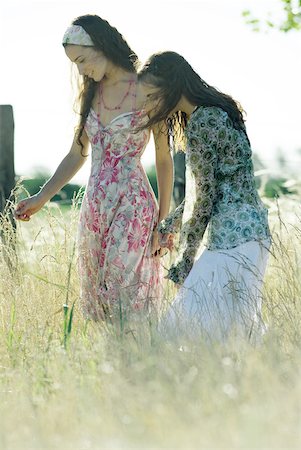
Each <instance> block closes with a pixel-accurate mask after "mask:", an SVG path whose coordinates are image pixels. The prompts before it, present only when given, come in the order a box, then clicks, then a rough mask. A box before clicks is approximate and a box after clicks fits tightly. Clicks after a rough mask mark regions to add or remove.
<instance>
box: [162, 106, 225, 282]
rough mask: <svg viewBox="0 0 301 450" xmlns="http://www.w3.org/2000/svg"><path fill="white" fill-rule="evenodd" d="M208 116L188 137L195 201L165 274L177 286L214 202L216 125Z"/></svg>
mask: <svg viewBox="0 0 301 450" xmlns="http://www.w3.org/2000/svg"><path fill="white" fill-rule="evenodd" d="M208 109H209V108H208ZM210 109H212V108H210ZM210 116H211V114H210V113H208V117H207V115H205V114H203V115H202V116H201V118H200V119H199V121H198V124H197V126H194V127H193V129H194V133H192V132H191V133H190V134H189V136H188V143H187V145H189V152H188V154H187V165H189V166H190V170H191V173H192V176H193V177H194V182H195V202H194V205H193V208H192V213H191V216H190V218H189V219H188V220H187V221H186V222H185V223H184V225H183V227H182V229H181V234H180V247H181V249H182V251H181V256H180V258H179V260H178V262H177V263H176V264H175V265H174V266H172V267H171V268H170V269H169V272H168V278H169V279H170V280H172V281H174V282H175V283H177V284H182V283H183V282H184V280H185V279H186V277H187V276H188V274H189V272H190V271H191V269H192V266H193V263H194V259H195V256H196V253H197V251H198V248H199V245H200V242H201V240H202V238H203V236H204V233H205V230H206V228H207V225H208V222H209V220H210V217H211V214H212V208H213V203H214V199H215V193H216V179H215V171H216V163H217V139H216V126H213V125H214V124H215V125H216V121H212V120H210V119H212V118H211V117H210ZM188 195H189V193H188Z"/></svg>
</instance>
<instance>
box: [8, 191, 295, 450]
mask: <svg viewBox="0 0 301 450" xmlns="http://www.w3.org/2000/svg"><path fill="white" fill-rule="evenodd" d="M298 198H300V197H298V196H296V197H295V198H294V197H293V196H291V197H282V198H280V199H278V200H277V201H276V200H267V203H268V205H269V209H270V223H271V227H272V232H273V247H272V252H271V253H272V254H271V257H270V262H269V267H268V271H267V275H266V283H265V289H264V316H265V320H266V321H267V323H268V331H267V333H266V335H265V337H264V340H263V342H262V344H261V345H260V346H258V347H252V346H251V345H249V344H248V343H247V342H237V341H235V340H234V341H231V342H229V343H228V344H226V345H211V346H208V345H207V344H206V343H205V342H202V341H198V342H190V343H188V344H187V343H185V345H180V346H179V345H178V344H173V343H172V342H171V343H170V342H164V341H160V339H154V336H153V334H152V329H151V327H149V325H148V323H147V322H145V323H144V322H141V324H140V325H139V333H138V334H139V336H138V338H137V336H136V337H134V336H133V335H132V334H131V333H122V332H120V329H119V330H116V329H115V328H113V327H111V328H110V327H105V326H101V325H99V324H95V323H92V322H91V321H86V320H85V319H84V318H83V316H82V314H81V311H80V308H79V305H78V296H79V280H78V275H77V267H76V259H77V255H76V232H77V221H78V208H77V207H75V206H74V207H72V208H68V209H66V210H61V209H60V208H58V207H57V206H54V205H52V206H51V205H50V206H48V207H47V208H44V210H43V211H42V212H40V213H39V214H37V215H36V216H35V217H33V218H32V219H31V221H30V222H28V223H18V225H17V234H16V244H15V250H14V249H13V245H12V244H11V243H10V242H9V237H10V236H11V234H10V233H11V231H10V226H9V223H8V222H7V221H6V219H5V218H4V219H3V220H2V225H1V227H2V234H3V237H4V242H3V243H2V246H1V261H0V265H1V266H0V449H1V450H15V449H18V450H19V449H20V450H21V449H22V450H27V449H33V450H42V449H43V450H44V449H45V450H48V449H49V450H54V449H62V450H69V449H70V450H89V449H91V450H92V449H114V450H115V449H116V450H117V449H118V450H119V449H120V450H121V449H141V450H142V449H185V450H189V449H206V450H207V449H231V450H234V449H278V448H279V449H280V448H282V449H283V448H285V449H293V448H296V449H297V448H300V447H301V327H300V320H301V273H300V272H301V265H300V258H301V257H300V255H301V253H300V250H301V221H300V217H301V215H300V213H301V210H300V203H298V201H299V200H298ZM168 295H169V294H168ZM170 295H171V294H170ZM186 344H187V345H186Z"/></svg>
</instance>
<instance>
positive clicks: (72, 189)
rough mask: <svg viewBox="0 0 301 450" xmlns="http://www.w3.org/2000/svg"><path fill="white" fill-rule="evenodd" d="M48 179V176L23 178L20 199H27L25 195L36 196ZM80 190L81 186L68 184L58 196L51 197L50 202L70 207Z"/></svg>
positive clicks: (40, 175) (39, 175)
mask: <svg viewBox="0 0 301 450" xmlns="http://www.w3.org/2000/svg"><path fill="white" fill-rule="evenodd" d="M49 178H50V176H48V175H46V174H45V175H43V174H37V175H36V176H34V177H32V178H25V179H24V180H22V182H21V186H23V188H24V191H23V193H21V195H20V197H21V198H22V197H27V193H28V194H29V195H34V194H36V193H37V192H38V191H39V190H40V188H41V187H42V186H43V185H44V184H45V183H46V181H47V180H48V179H49ZM81 188H82V186H80V185H79V184H74V183H68V184H66V185H65V186H64V187H63V188H62V189H61V191H60V192H59V193H58V194H56V195H55V196H54V197H52V199H51V201H54V202H62V203H67V204H70V205H71V202H72V199H73V198H74V196H75V195H77V194H78V192H79V191H80V189H81Z"/></svg>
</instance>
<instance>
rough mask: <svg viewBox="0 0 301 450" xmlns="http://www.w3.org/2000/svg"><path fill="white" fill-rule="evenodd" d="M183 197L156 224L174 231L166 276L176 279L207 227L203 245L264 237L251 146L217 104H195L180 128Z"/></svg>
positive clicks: (191, 259)
mask: <svg viewBox="0 0 301 450" xmlns="http://www.w3.org/2000/svg"><path fill="white" fill-rule="evenodd" d="M185 133H186V138H187V149H186V186H187V187H186V189H187V190H186V192H187V194H186V197H185V200H184V201H183V203H182V204H181V205H180V206H179V207H178V208H177V209H176V210H175V211H174V212H173V213H171V214H170V215H169V216H168V217H167V218H166V219H165V220H163V221H162V222H161V223H160V225H159V231H160V232H161V233H175V232H177V231H179V230H180V228H181V232H180V250H179V257H178V259H177V262H176V264H175V265H174V266H172V267H171V269H170V270H169V274H168V277H169V278H170V279H171V280H173V281H174V282H175V283H179V284H182V283H183V282H184V280H185V278H186V277H187V275H188V274H189V272H190V270H191V268H192V266H193V263H194V259H195V256H196V254H197V252H198V249H199V246H200V242H201V240H202V238H203V236H204V233H205V231H206V229H207V242H205V245H206V246H207V247H208V249H209V250H217V249H230V248H234V247H236V246H238V245H240V244H243V243H245V242H249V241H261V240H264V239H268V238H269V236H270V233H269V227H268V219H267V210H266V208H265V207H264V205H263V203H262V202H261V200H260V197H259V195H258V193H257V190H256V187H255V179H254V171H253V164H252V159H251V156H252V151H251V148H250V144H249V140H248V138H247V135H246V133H245V132H244V131H243V130H236V129H235V128H234V126H233V124H232V121H231V120H230V118H229V116H228V114H227V113H226V112H225V111H223V110H222V109H220V108H217V107H198V108H197V110H196V111H195V112H194V113H192V115H191V118H190V120H189V122H188V124H187V127H186V131H185Z"/></svg>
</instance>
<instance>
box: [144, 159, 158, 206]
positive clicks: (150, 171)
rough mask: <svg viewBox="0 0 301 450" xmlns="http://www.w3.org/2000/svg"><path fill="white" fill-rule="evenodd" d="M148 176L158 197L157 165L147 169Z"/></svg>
mask: <svg viewBox="0 0 301 450" xmlns="http://www.w3.org/2000/svg"><path fill="white" fill-rule="evenodd" d="M146 174H147V177H148V179H149V182H150V184H151V187H152V188H153V191H154V193H155V196H156V197H157V198H158V185H157V175H156V167H155V166H154V165H153V166H150V167H149V168H148V169H147V170H146Z"/></svg>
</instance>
